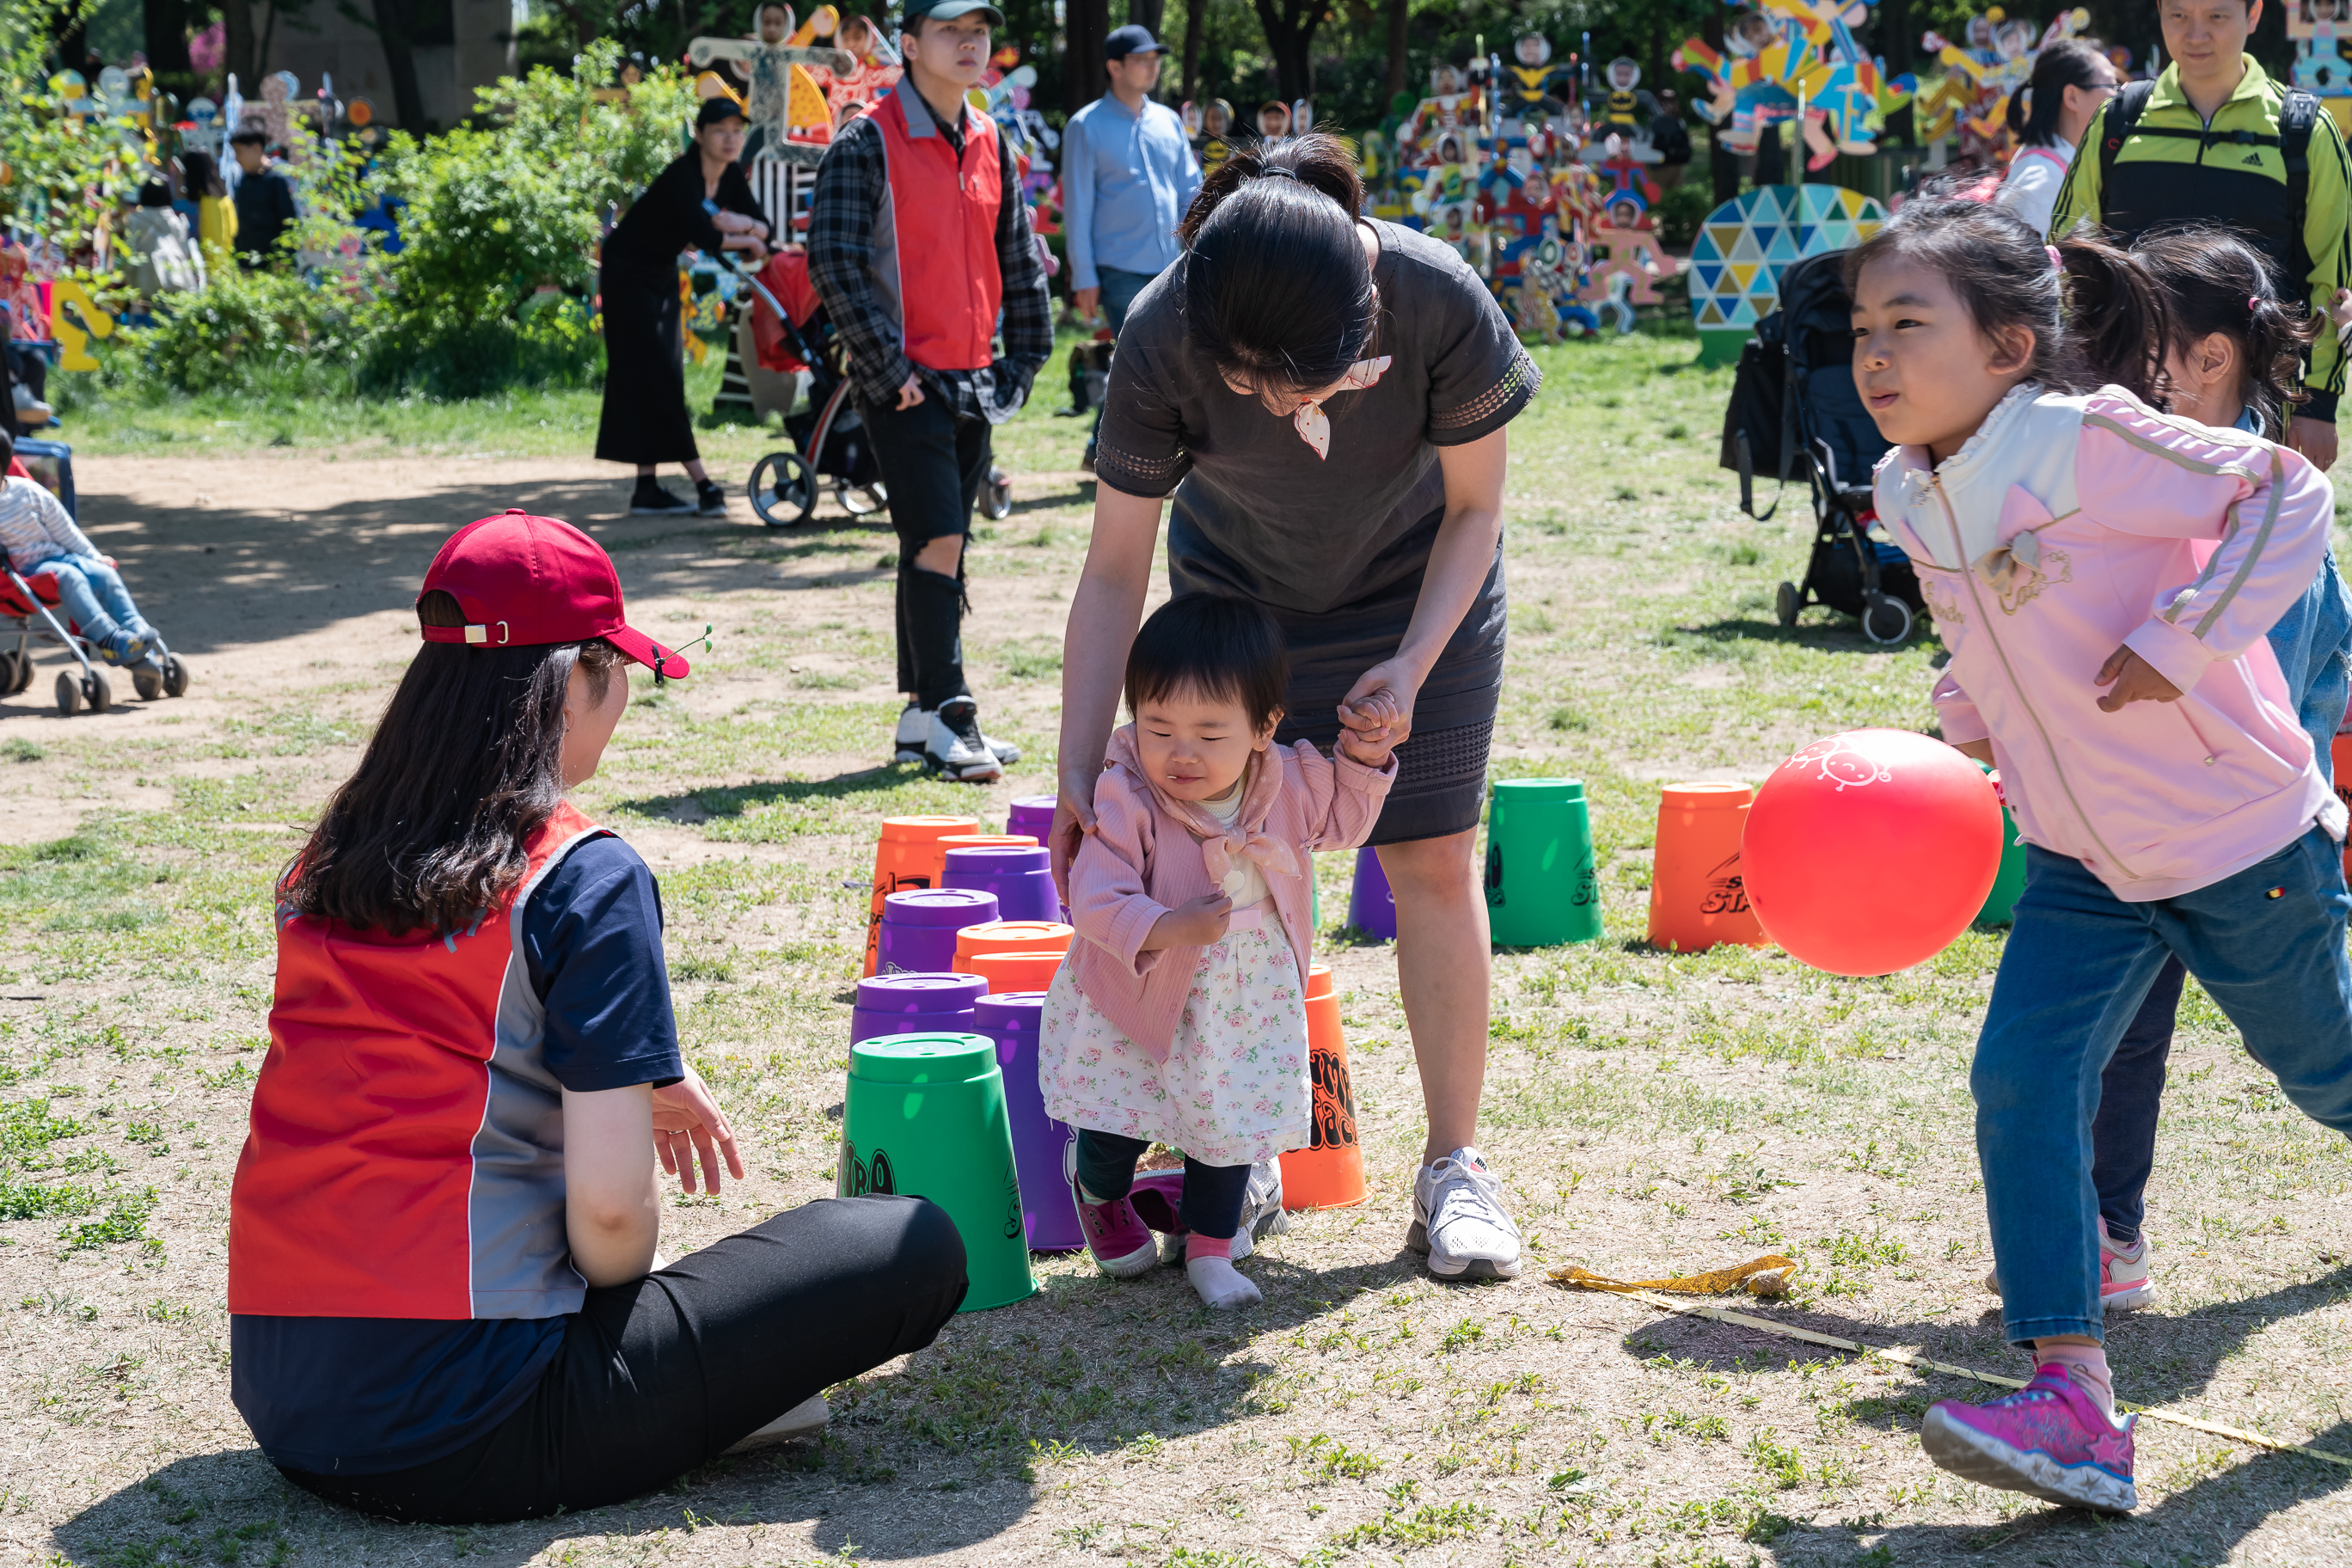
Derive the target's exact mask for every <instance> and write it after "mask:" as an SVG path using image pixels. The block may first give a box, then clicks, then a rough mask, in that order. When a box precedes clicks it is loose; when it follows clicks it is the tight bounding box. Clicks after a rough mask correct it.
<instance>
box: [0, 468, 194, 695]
mask: <svg viewBox="0 0 2352 1568" xmlns="http://www.w3.org/2000/svg"><path fill="white" fill-rule="evenodd" d="M0 465H5V467H6V468H7V469H8V472H7V474H6V477H5V479H0V550H5V552H6V555H7V563H6V575H5V583H0V614H7V615H13V616H15V617H16V621H17V625H18V626H19V628H20V629H19V631H18V634H17V638H16V644H17V646H16V648H15V649H13V650H8V651H6V652H5V655H0V657H4V658H5V660H6V668H5V670H0V675H5V678H6V679H5V681H0V690H5V692H8V693H14V692H17V691H21V690H23V689H25V688H26V686H28V685H30V684H31V682H32V657H31V655H30V654H29V653H28V652H27V651H26V648H25V642H26V638H27V637H28V636H29V635H30V628H31V622H32V617H33V616H36V615H38V616H40V618H41V619H42V620H43V621H45V622H46V623H47V626H48V628H49V632H50V635H51V636H52V637H54V638H55V639H56V640H57V641H58V642H60V643H62V644H64V645H65V647H66V649H67V651H68V652H69V653H71V654H72V655H73V656H74V658H75V661H76V662H77V663H79V665H80V666H81V667H82V673H81V677H80V679H76V678H75V677H74V676H73V674H72V673H71V672H67V673H63V674H60V675H59V676H58V710H59V711H60V712H62V713H71V712H73V711H74V710H76V709H77V708H79V707H81V706H82V705H84V704H85V703H87V705H88V706H89V708H90V709H91V710H94V711H103V710H105V709H106V707H107V706H108V704H109V702H110V693H109V692H108V690H107V686H106V681H105V678H104V677H102V676H100V674H99V673H98V672H97V671H96V670H95V669H92V668H90V667H89V655H90V654H91V653H95V654H96V655H97V656H98V657H99V658H101V659H103V660H104V661H105V662H106V663H108V664H111V665H124V666H128V667H129V668H130V669H131V683H132V685H133V686H135V687H136V688H137V689H138V691H139V694H140V696H142V698H147V699H150V700H152V699H153V698H156V697H158V696H163V695H166V694H168V695H170V696H173V697H176V696H178V695H179V694H180V692H181V691H182V690H184V689H186V685H187V676H186V671H185V669H184V668H183V667H182V666H181V664H180V661H179V659H178V658H175V657H173V653H172V651H171V650H170V649H169V648H167V647H164V646H163V637H161V636H160V635H159V634H158V633H157V632H156V630H155V628H154V627H153V626H150V625H148V624H147V619H146V617H145V616H142V615H141V614H140V613H139V606H138V605H137V604H135V603H134V602H133V601H132V600H131V592H130V590H129V589H127V588H125V587H124V586H123V584H122V576H121V574H120V573H119V572H117V571H116V570H115V566H114V563H113V562H112V561H111V560H110V559H108V558H107V557H106V556H103V555H101V554H100V553H99V552H98V549H97V547H96V546H95V545H93V544H91V543H90V542H89V536H88V535H86V534H84V533H83V532H82V531H81V530H80V528H79V527H78V526H77V525H76V524H75V522H74V520H73V517H72V514H70V513H69V512H68V511H67V510H66V508H65V505H64V503H63V502H62V501H60V500H58V498H57V497H56V496H54V495H52V494H50V493H49V490H48V489H47V487H46V486H44V485H42V484H41V482H40V481H39V480H37V479H33V478H31V477H30V476H29V474H28V473H27V471H26V469H25V468H24V467H23V465H21V464H19V463H18V462H17V461H16V441H15V439H14V438H13V437H11V436H9V435H8V434H7V432H5V430H0ZM51 605H58V606H60V607H62V608H63V609H64V610H65V612H66V614H67V615H68V617H70V619H71V621H72V623H73V625H72V626H71V627H70V628H68V627H67V626H60V625H58V619H57V617H56V616H54V615H52V614H50V613H49V607H50V606H51Z"/></svg>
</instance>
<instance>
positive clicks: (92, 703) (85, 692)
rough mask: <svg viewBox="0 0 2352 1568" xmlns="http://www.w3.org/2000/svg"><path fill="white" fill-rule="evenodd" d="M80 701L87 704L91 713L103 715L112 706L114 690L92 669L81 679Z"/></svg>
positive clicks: (104, 678)
mask: <svg viewBox="0 0 2352 1568" xmlns="http://www.w3.org/2000/svg"><path fill="white" fill-rule="evenodd" d="M81 700H83V701H84V702H85V703H87V704H89V710H90V711H91V712H93V713H103V712H105V711H106V710H108V709H109V708H111V707H113V706H114V688H112V687H111V686H109V685H108V684H107V683H106V677H104V676H102V675H100V674H99V672H98V671H96V670H94V669H93V670H91V671H90V672H89V674H88V675H85V676H83V677H82V678H81Z"/></svg>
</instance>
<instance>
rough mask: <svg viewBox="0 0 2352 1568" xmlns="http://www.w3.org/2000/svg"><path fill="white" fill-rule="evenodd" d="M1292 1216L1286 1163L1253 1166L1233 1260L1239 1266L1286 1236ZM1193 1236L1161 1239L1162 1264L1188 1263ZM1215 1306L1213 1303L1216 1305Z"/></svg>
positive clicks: (1179, 1233)
mask: <svg viewBox="0 0 2352 1568" xmlns="http://www.w3.org/2000/svg"><path fill="white" fill-rule="evenodd" d="M1289 1231H1290V1215H1289V1213H1288V1211H1286V1209H1284V1208H1283V1206H1282V1162H1281V1161H1279V1160H1259V1161H1257V1162H1255V1163H1253V1164H1252V1165H1251V1166H1250V1173H1249V1186H1248V1188H1247V1190H1246V1191H1245V1192H1244V1194H1243V1195H1242V1223H1241V1228H1240V1229H1238V1230H1236V1231H1234V1257H1233V1260H1234V1262H1235V1263H1239V1262H1240V1261H1241V1260H1242V1259H1243V1258H1247V1257H1248V1256H1249V1255H1250V1254H1251V1253H1253V1252H1255V1251H1256V1250H1257V1244H1258V1243H1259V1242H1261V1241H1264V1240H1265V1238H1266V1237H1269V1236H1286V1235H1287V1234H1289ZM1191 1234H1192V1233H1191V1232H1189V1231H1181V1230H1171V1231H1169V1232H1167V1233H1166V1234H1164V1235H1163V1236H1161V1237H1160V1262H1162V1263H1164V1264H1167V1265H1169V1266H1170V1267H1171V1268H1179V1267H1181V1266H1182V1265H1183V1263H1184V1243H1185V1240H1186V1239H1187V1237H1190V1235H1191ZM1213 1304H1214V1303H1212V1305H1213Z"/></svg>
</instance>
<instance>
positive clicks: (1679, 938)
mask: <svg viewBox="0 0 2352 1568" xmlns="http://www.w3.org/2000/svg"><path fill="white" fill-rule="evenodd" d="M1755 798H1756V792H1755V791H1754V790H1752V789H1750V788H1748V786H1747V785H1746V784H1668V785H1667V786H1666V789H1665V794H1664V796H1663V797H1662V798H1661V799H1660V800H1659V802H1658V851H1657V864H1656V865H1655V866H1654V868H1652V870H1651V873H1650V942H1651V943H1652V945H1654V946H1656V947H1664V948H1671V949H1673V950H1674V951H1675V952H1701V951H1703V950H1704V949H1706V948H1710V947H1713V946H1715V945H1716V944H1717V942H1739V943H1741V944H1743V945H1745V946H1748V947H1762V946H1764V945H1765V944H1766V943H1767V942H1770V941H1771V938H1769V937H1768V936H1766V935H1765V934H1764V927H1763V925H1762V924H1761V923H1760V922H1759V921H1758V920H1757V919H1756V911H1755V910H1754V909H1753V908H1752V907H1750V906H1749V904H1748V889H1747V888H1746V887H1745V886H1744V885H1743V884H1742V883H1741V881H1740V878H1739V835H1740V833H1741V831H1742V830H1744V829H1745V828H1746V827H1747V826H1748V805H1749V803H1750V802H1752V801H1753V800H1754V799H1755Z"/></svg>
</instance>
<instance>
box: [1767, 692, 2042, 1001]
mask: <svg viewBox="0 0 2352 1568" xmlns="http://www.w3.org/2000/svg"><path fill="white" fill-rule="evenodd" d="M2000 838H2001V822H2000V802H1999V801H1998V800H1996V799H1995V798H1994V797H1993V792H1992V785H1991V784H1989V783H1987V782H1986V780H1985V775H1984V773H1982V772H1981V771H1980V770H1979V768H1978V767H1977V765H1976V763H1973V762H1971V761H1969V758H1967V757H1966V756H1963V755H1962V754H1961V753H1960V752H1957V751H1955V750H1953V749H1952V748H1951V747H1949V746H1948V745H1946V744H1944V742H1941V741H1932V740H1929V739H1928V738H1927V736H1925V735H1915V734H1913V733H1912V732H1911V731H1908V730H1849V731H1846V732H1845V733H1844V734H1843V735H1832V736H1830V737H1829V738H1828V739H1827V740H1822V741H1815V742H1813V743H1812V744H1811V745H1810V746H1807V747H1806V748H1804V750H1802V751H1801V752H1798V753H1797V754H1796V755H1795V756H1793V757H1790V759H1789V760H1788V761H1787V762H1785V763H1781V764H1780V766H1779V767H1778V768H1775V769H1774V770H1773V771H1772V775H1771V777H1769V778H1768V779H1766V780H1765V781H1764V785H1763V787H1762V788H1761V789H1759V790H1758V791H1757V792H1756V803H1755V805H1751V806H1749V807H1748V829H1747V832H1746V833H1745V834H1744V835H1743V836H1742V837H1741V839H1740V845H1739V868H1740V875H1741V879H1742V881H1743V883H1744V885H1745V886H1746V888H1747V889H1748V901H1749V902H1750V903H1752V904H1753V905H1755V907H1756V918H1757V919H1758V920H1759V921H1761V922H1762V923H1763V926H1764V931H1765V934H1766V935H1768V936H1769V937H1770V938H1771V939H1772V940H1773V941H1774V942H1779V943H1780V945H1781V946H1782V947H1784V948H1787V949H1788V950H1789V952H1790V954H1791V955H1792V956H1794V957H1797V958H1801V959H1802V960H1804V962H1806V963H1810V964H1811V965H1812V966H1813V967H1814V968H1816V969H1825V970H1827V971H1829V972H1830V973H1832V974H1891V973H1894V972H1895V971H1896V970H1898V969H1908V968H1909V967H1911V965H1913V964H1915V963H1920V962H1922V961H1923V960H1926V959H1929V958H1932V957H1934V956H1935V955H1936V954H1937V953H1938V952H1942V951H1943V950H1944V948H1945V947H1946V945H1948V943H1949V942H1951V940H1952V939H1953V938H1954V937H1956V936H1958V935H1959V934H1960V932H1962V931H1966V930H1967V929H1968V924H1969V921H1971V920H1973V919H1975V918H1976V913H1977V911H1978V910H1980V909H1982V908H1983V907H1984V901H1985V895H1986V894H1987V893H1989V892H1990V891H1991V890H1992V883H1993V879H1994V878H1995V877H1996V876H1998V875H1999V874H2000Z"/></svg>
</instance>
